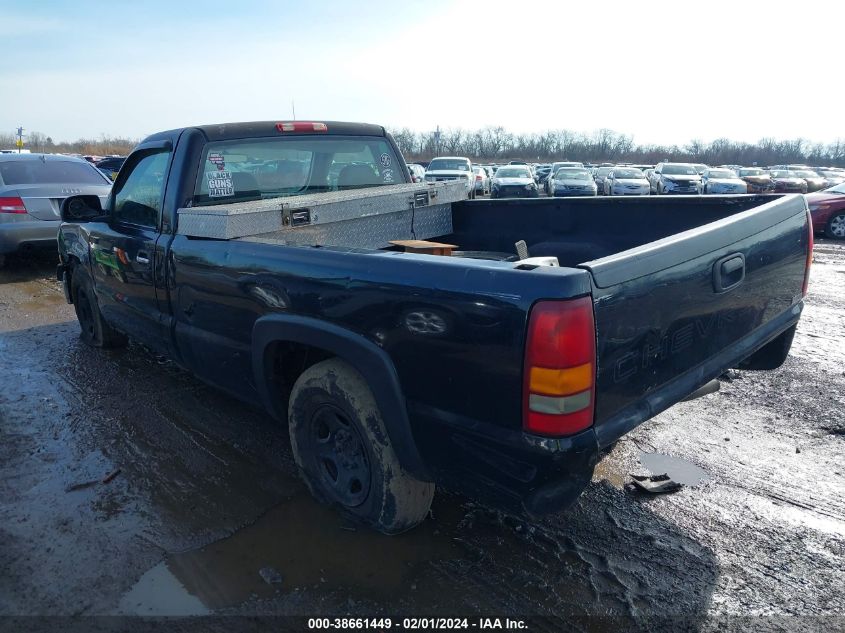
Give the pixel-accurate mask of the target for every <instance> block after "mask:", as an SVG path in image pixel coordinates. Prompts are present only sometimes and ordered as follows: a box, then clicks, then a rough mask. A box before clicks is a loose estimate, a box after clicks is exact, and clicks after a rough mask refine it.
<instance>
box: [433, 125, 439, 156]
mask: <svg viewBox="0 0 845 633" xmlns="http://www.w3.org/2000/svg"><path fill="white" fill-rule="evenodd" d="M434 153H435V155H437V156H440V126H439V125H438V126H437V130H435V132H434Z"/></svg>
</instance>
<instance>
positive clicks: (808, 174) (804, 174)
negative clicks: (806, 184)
mask: <svg viewBox="0 0 845 633" xmlns="http://www.w3.org/2000/svg"><path fill="white" fill-rule="evenodd" d="M792 175H793V176H797V177H798V178H818V177H819V175H818V174H817V173H816V172H814V171H810V170H809V169H793V170H792Z"/></svg>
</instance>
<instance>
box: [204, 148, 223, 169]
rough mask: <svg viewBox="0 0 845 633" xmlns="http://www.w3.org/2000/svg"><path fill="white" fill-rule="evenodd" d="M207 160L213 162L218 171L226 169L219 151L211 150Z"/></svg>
mask: <svg viewBox="0 0 845 633" xmlns="http://www.w3.org/2000/svg"><path fill="white" fill-rule="evenodd" d="M208 162H210V163H214V165H215V166H216V167H217V170H218V171H223V170H224V169H226V159H225V158H223V154H221V153H220V152H211V153H210V154H209V155H208Z"/></svg>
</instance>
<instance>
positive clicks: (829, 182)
mask: <svg viewBox="0 0 845 633" xmlns="http://www.w3.org/2000/svg"><path fill="white" fill-rule="evenodd" d="M816 173H817V174H818V175H819V176H821V177H822V178H824V183H825V185H826V186H825V189H829V188H830V187H835V186H836V185H839V184H842V183H843V182H845V172H841V171H835V170H832V169H818V170H816Z"/></svg>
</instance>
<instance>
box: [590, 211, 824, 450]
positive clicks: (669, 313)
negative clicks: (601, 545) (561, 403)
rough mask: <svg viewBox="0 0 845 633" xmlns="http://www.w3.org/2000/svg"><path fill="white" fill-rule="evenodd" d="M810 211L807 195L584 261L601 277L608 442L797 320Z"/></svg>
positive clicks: (601, 405) (600, 408)
mask: <svg viewBox="0 0 845 633" xmlns="http://www.w3.org/2000/svg"><path fill="white" fill-rule="evenodd" d="M807 218H808V215H807V210H806V202H805V200H804V198H803V196H786V197H783V198H779V199H777V200H775V201H773V202H769V203H767V204H764V205H761V206H759V207H755V208H753V209H750V210H748V211H744V212H741V213H737V214H735V215H732V216H730V217H727V218H724V219H722V220H718V221H716V222H712V223H710V224H705V225H703V226H701V227H698V228H695V229H692V230H689V231H685V232H683V233H679V234H677V235H673V236H671V237H668V238H666V239H663V240H659V241H657V242H652V243H651V244H646V245H645V246H642V247H639V248H635V249H631V250H629V251H625V252H623V253H619V254H617V255H612V256H610V257H606V258H603V259H600V260H596V261H592V262H588V263H586V264H583V265H582V267H583V268H586V269H587V270H589V271H590V273H591V275H592V278H593V284H594V289H593V296H594V301H595V318H596V333H597V350H596V351H597V365H598V372H597V379H596V381H597V382H596V386H597V389H596V414H595V425H596V433H597V435H598V437H599V443H600V444H602V445H606V444H609V443H611V442H613V441H615V440H616V439H617V438H618V437H619V436H621V435H622V434H624V433H626V432H627V431H629V430H630V429H632V428H634V427H635V426H636V425H637V424H639V423H641V422H643V421H644V420H647V419H648V418H650V417H652V416H654V415H656V414H657V413H659V412H660V411H662V410H664V409H666V408H668V407H669V406H671V405H673V404H675V403H676V402H678V401H679V400H681V399H683V398H684V397H685V396H686V395H688V394H689V393H691V392H692V391H694V390H695V389H697V388H698V387H699V386H701V385H703V384H704V383H706V382H707V381H709V380H712V379H713V378H715V377H716V376H718V375H719V374H721V373H722V372H723V371H724V370H726V369H728V368H730V367H734V366H736V365H737V364H738V363H739V362H740V361H741V360H743V359H744V358H746V357H747V356H748V355H750V353H751V352H753V351H755V350H756V349H758V348H759V347H761V346H762V345H763V344H765V343H766V342H768V341H770V340H771V339H772V338H774V337H775V336H777V335H778V334H780V333H781V332H783V331H784V330H786V329H787V328H789V327H790V326H791V325H792V324H794V323H795V322H796V321H797V319H798V316H799V315H800V310H801V307H802V305H803V304H802V286H803V282H804V272H805V267H806V262H807V249H808V248H809V230H808V226H807V221H808V220H807Z"/></svg>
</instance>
